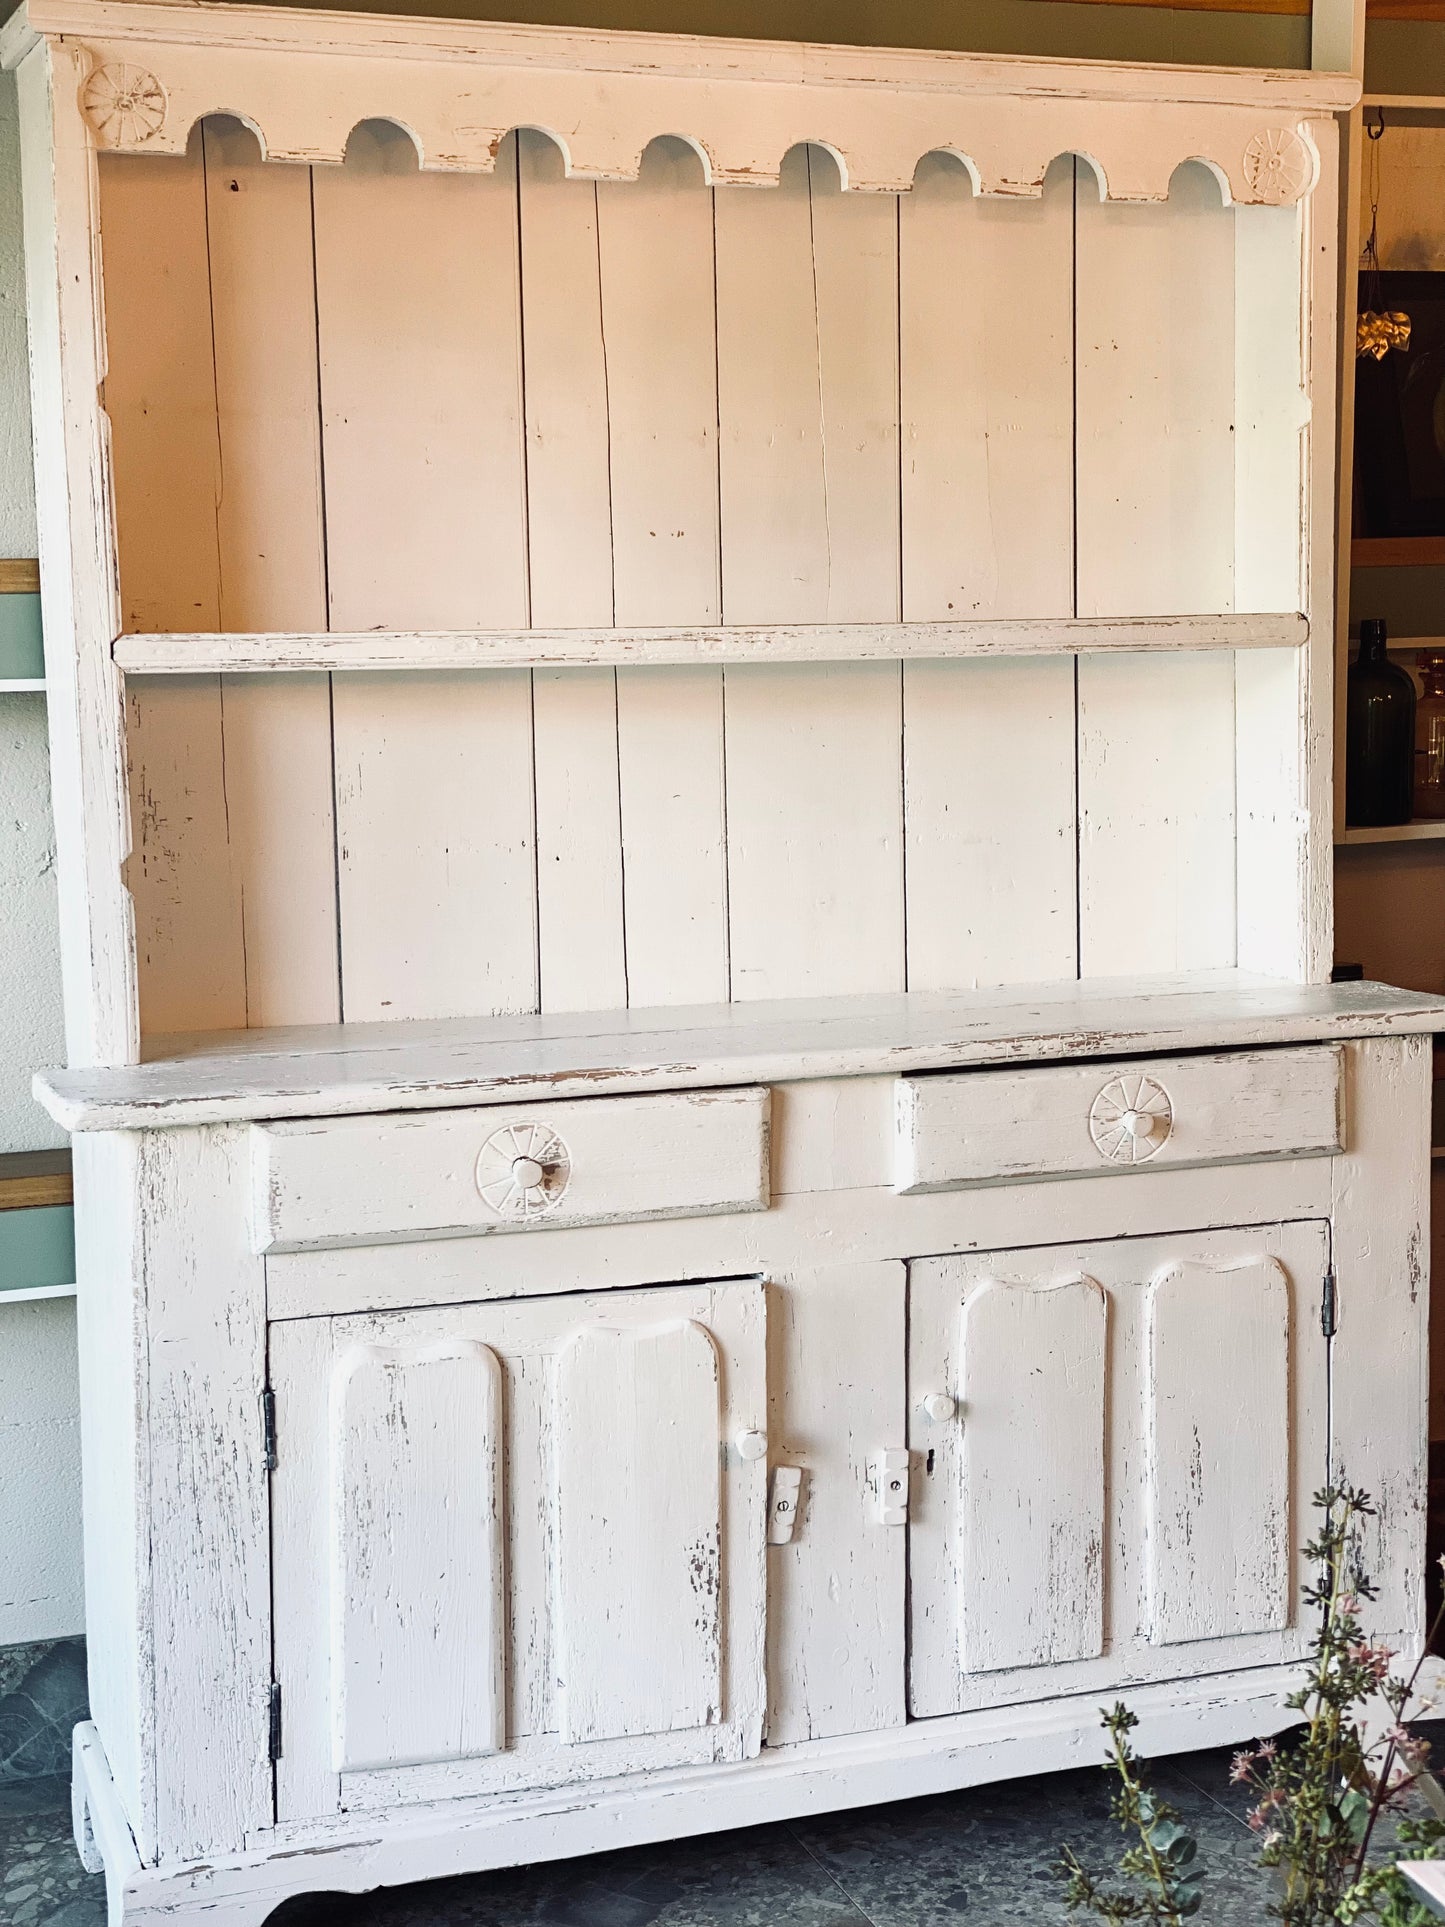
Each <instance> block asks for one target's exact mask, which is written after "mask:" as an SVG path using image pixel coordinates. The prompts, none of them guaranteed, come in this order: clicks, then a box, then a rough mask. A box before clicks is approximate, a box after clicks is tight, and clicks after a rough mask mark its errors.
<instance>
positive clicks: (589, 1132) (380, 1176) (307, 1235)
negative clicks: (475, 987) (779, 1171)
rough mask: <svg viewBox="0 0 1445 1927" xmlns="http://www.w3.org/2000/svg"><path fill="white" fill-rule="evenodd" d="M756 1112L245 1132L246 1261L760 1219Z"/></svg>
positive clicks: (435, 1116)
mask: <svg viewBox="0 0 1445 1927" xmlns="http://www.w3.org/2000/svg"><path fill="white" fill-rule="evenodd" d="M768 1099H769V1092H768V1091H767V1090H766V1089H763V1088H748V1089H744V1090H726V1091H679V1092H668V1093H666V1094H664V1095H661V1096H656V1097H615V1098H607V1097H597V1098H585V1099H583V1100H581V1101H580V1102H578V1103H572V1104H539V1105H520V1104H519V1105H489V1106H487V1107H486V1108H485V1109H474V1110H464V1111H444V1112H440V1113H438V1112H435V1111H432V1112H429V1113H425V1114H420V1115H418V1114H415V1113H398V1114H393V1115H389V1116H386V1117H355V1118H323V1119H316V1120H314V1121H309V1120H308V1121H305V1122H301V1123H284V1124H258V1125H255V1126H253V1127H252V1132H251V1136H252V1160H253V1174H254V1181H255V1199H254V1207H253V1212H254V1243H255V1248H256V1250H257V1251H287V1250H298V1249H300V1248H302V1247H304V1246H307V1245H311V1246H319V1245H344V1244H378V1243H385V1242H387V1241H388V1240H393V1239H399V1238H425V1237H431V1236H446V1235H454V1236H459V1235H463V1234H476V1233H479V1232H488V1231H535V1230H543V1229H546V1228H547V1227H549V1226H561V1225H584V1224H608V1223H619V1222H623V1221H626V1220H636V1219H639V1218H678V1217H703V1216H707V1215H709V1214H713V1213H717V1212H724V1211H761V1210H763V1209H765V1208H766V1206H767V1203H768ZM528 1161H530V1162H528Z"/></svg>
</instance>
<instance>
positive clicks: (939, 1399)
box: [920, 1392, 958, 1425]
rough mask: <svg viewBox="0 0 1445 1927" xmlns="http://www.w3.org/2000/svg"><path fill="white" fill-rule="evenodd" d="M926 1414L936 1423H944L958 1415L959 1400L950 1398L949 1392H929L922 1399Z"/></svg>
mask: <svg viewBox="0 0 1445 1927" xmlns="http://www.w3.org/2000/svg"><path fill="white" fill-rule="evenodd" d="M920 1403H921V1404H922V1406H923V1410H924V1413H925V1415H926V1416H927V1417H928V1418H931V1419H932V1420H933V1422H934V1424H935V1425H942V1424H943V1423H944V1422H945V1421H946V1420H947V1419H951V1418H956V1417H957V1416H958V1400H957V1399H956V1398H950V1397H949V1395H948V1393H947V1392H928V1393H925V1395H924V1397H923V1398H922V1399H921V1400H920Z"/></svg>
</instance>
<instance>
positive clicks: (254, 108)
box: [3, 0, 1445, 1927]
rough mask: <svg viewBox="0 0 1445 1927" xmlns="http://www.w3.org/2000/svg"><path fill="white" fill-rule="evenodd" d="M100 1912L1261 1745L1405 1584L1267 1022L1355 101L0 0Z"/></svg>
mask: <svg viewBox="0 0 1445 1927" xmlns="http://www.w3.org/2000/svg"><path fill="white" fill-rule="evenodd" d="M3 52H4V57H5V58H6V59H7V61H8V62H9V63H10V64H11V65H14V66H17V67H18V70H19V77H20V87H21V91H22V105H23V113H24V139H25V183H24V186H25V200H26V249H27V257H28V262H29V275H30V308H31V341H32V355H33V363H34V383H35V406H36V422H37V432H38V448H39V466H40V498H41V514H42V539H41V549H42V566H43V577H44V594H45V613H46V625H47V636H48V648H49V665H48V673H49V677H50V686H51V689H52V692H53V699H52V717H53V740H54V768H55V786H56V809H57V818H58V826H59V836H60V844H61V860H62V875H61V888H62V910H63V918H64V932H65V969H66V994H67V1007H68V1016H69V1031H70V1034H69V1050H70V1060H71V1061H70V1067H69V1068H68V1069H66V1070H65V1071H57V1072H55V1073H54V1074H53V1075H51V1076H49V1077H47V1078H46V1079H44V1080H42V1087H41V1088H42V1094H43V1096H44V1098H45V1101H46V1102H47V1103H48V1104H49V1106H50V1108H51V1110H52V1112H53V1114H54V1115H55V1116H56V1117H57V1118H58V1119H60V1120H61V1121H62V1122H63V1123H65V1124H66V1125H67V1126H69V1127H71V1128H73V1129H74V1130H75V1131H76V1132H77V1133H78V1134H79V1135H78V1136H77V1139H76V1184H77V1198H78V1203H79V1214H80V1225H79V1231H80V1248H81V1281H80V1282H81V1299H80V1307H81V1321H82V1350H83V1371H84V1390H85V1452H86V1534H87V1593H88V1614H89V1626H90V1663H91V1685H92V1702H93V1724H92V1725H89V1726H86V1727H83V1728H82V1729H81V1730H80V1734H79V1736H78V1741H77V1773H76V1787H77V1809H76V1811H77V1833H78V1838H79V1840H80V1843H81V1849H82V1852H83V1853H84V1854H86V1855H87V1857H91V1856H94V1857H96V1858H97V1859H103V1860H104V1864H105V1870H106V1875H107V1879H108V1882H109V1887H110V1895H111V1910H112V1920H113V1922H115V1923H117V1927H120V1924H122V1923H123V1924H124V1927H141V1924H142V1923H151V1924H158V1923H160V1922H163V1921H165V1922H178V1921H184V1920H190V1919H192V1918H194V1919H196V1920H198V1921H199V1920H204V1921H205V1922H207V1923H211V1924H212V1927H257V1923H259V1922H261V1921H262V1920H264V1918H265V1917H266V1915H267V1914H268V1912H269V1911H270V1910H271V1909H272V1908H274V1907H275V1906H276V1905H277V1904H278V1903H279V1901H280V1900H282V1899H283V1898H284V1897H285V1896H287V1895H288V1894H291V1893H294V1892H299V1891H305V1890H308V1889H337V1890H355V1889H359V1888H363V1887H365V1886H368V1885H371V1884H375V1883H377V1882H391V1881H404V1880H409V1879H414V1878H418V1877H422V1876H427V1875H434V1874H439V1873H444V1872H452V1871H461V1870H466V1869H482V1868H488V1867H496V1866H499V1865H504V1864H508V1863H513V1862H518V1861H525V1860H529V1859H534V1858H540V1857H547V1856H555V1855H561V1854H571V1853H580V1852H585V1851H588V1850H590V1849H594V1848H599V1847H606V1846H613V1845H620V1844H624V1843H627V1842H635V1841H643V1840H649V1839H656V1838H658V1837H662V1836H666V1835H670V1834H675V1833H683V1832H688V1831H695V1830H701V1829H706V1828H712V1827H718V1826H731V1825H738V1824H741V1823H744V1822H748V1821H753V1820H759V1819H764V1818H767V1817H772V1816H778V1815H784V1814H789V1813H798V1812H803V1811H807V1810H810V1809H817V1808H821V1807H830V1806H831V1807H836V1806H840V1805H844V1804H847V1803H851V1802H860V1801H870V1800H882V1799H889V1798H892V1797H895V1796H900V1795H905V1794H911V1793H918V1792H922V1791H927V1790H929V1789H935V1788H943V1787H951V1786H958V1785H961V1784H964V1783H967V1782H969V1781H976V1780H981V1779H986V1778H989V1777H990V1776H1000V1775H1006V1774H1015V1773H1020V1772H1025V1771H1030V1770H1033V1769H1036V1768H1041V1767H1044V1766H1049V1765H1056V1764H1059V1763H1062V1762H1067V1761H1078V1760H1086V1759H1090V1758H1092V1757H1094V1755H1095V1752H1096V1748H1097V1746H1098V1733H1097V1708H1098V1706H1099V1704H1100V1703H1101V1701H1107V1700H1111V1699H1113V1698H1114V1697H1115V1696H1116V1695H1118V1694H1121V1693H1127V1696H1128V1698H1129V1699H1130V1701H1131V1702H1132V1704H1133V1705H1134V1706H1135V1707H1136V1709H1137V1710H1138V1712H1139V1713H1140V1715H1141V1716H1142V1719H1143V1729H1142V1732H1143V1738H1144V1740H1145V1742H1146V1744H1147V1745H1149V1746H1151V1747H1158V1746H1165V1745H1167V1746H1185V1745H1190V1744H1203V1743H1208V1742H1215V1741H1223V1740H1227V1739H1233V1738H1238V1737H1241V1736H1246V1735H1250V1734H1253V1733H1255V1732H1257V1731H1259V1730H1262V1729H1265V1728H1268V1727H1271V1726H1274V1725H1278V1724H1279V1723H1281V1721H1282V1720H1283V1718H1284V1715H1283V1714H1282V1712H1281V1710H1280V1696H1281V1694H1282V1692H1283V1691H1284V1690H1285V1688H1286V1685H1287V1683H1288V1682H1289V1681H1290V1679H1291V1677H1292V1668H1293V1667H1294V1665H1295V1663H1296V1662H1297V1660H1298V1657H1299V1655H1300V1652H1301V1649H1302V1646H1303V1643H1304V1641H1305V1638H1306V1636H1307V1628H1306V1627H1305V1626H1304V1625H1303V1624H1302V1621H1301V1615H1300V1607H1299V1604H1298V1585H1299V1580H1300V1577H1301V1574H1300V1570H1299V1560H1298V1554H1297V1548H1298V1546H1299V1544H1300V1542H1301V1540H1302V1538H1303V1537H1304V1536H1305V1535H1306V1533H1307V1531H1308V1527H1309V1519H1308V1509H1309V1498H1310V1494H1311V1493H1312V1491H1313V1490H1314V1489H1315V1488H1317V1487H1318V1486H1320V1485H1322V1484H1323V1483H1324V1481H1325V1479H1326V1477H1327V1476H1328V1474H1329V1471H1330V1468H1331V1467H1333V1468H1334V1469H1335V1470H1336V1471H1337V1472H1343V1473H1345V1474H1346V1475H1347V1476H1349V1477H1350V1478H1351V1479H1353V1480H1354V1481H1356V1482H1357V1483H1359V1484H1361V1485H1364V1486H1367V1487H1368V1488H1369V1489H1370V1490H1371V1491H1372V1492H1373V1493H1374V1494H1375V1495H1376V1496H1377V1498H1378V1499H1379V1502H1380V1507H1381V1511H1380V1519H1379V1530H1378V1534H1377V1542H1376V1543H1375V1544H1373V1545H1372V1546H1371V1548H1370V1563H1371V1564H1372V1566H1373V1568H1374V1571H1375V1574H1376V1576H1377V1578H1378V1579H1379V1581H1380V1587H1381V1590H1380V1597H1379V1600H1378V1603H1377V1605H1376V1607H1375V1609H1374V1610H1375V1616H1376V1623H1377V1625H1378V1627H1379V1630H1380V1631H1381V1632H1382V1634H1384V1635H1385V1636H1387V1637H1390V1638H1393V1639H1395V1640H1398V1641H1399V1642H1401V1643H1402V1644H1406V1645H1408V1644H1410V1643H1411V1642H1413V1641H1414V1640H1416V1639H1417V1637H1418V1635H1419V1632H1420V1621H1421V1611H1422V1603H1421V1594H1422V1562H1423V1543H1422V1541H1423V1491H1422V1486H1423V1477H1422V1457H1423V1437H1424V1373H1425V1365H1424V1359H1425V1348H1424V1339H1425V1325H1426V1316H1427V1305H1426V1296H1427V1294H1426V1289H1425V1281H1424V1256H1423V1253H1424V1243H1423V1237H1424V1213H1425V1199H1426V1177H1427V1169H1428V1164H1427V1159H1428V1131H1427V1093H1428V1079H1429V1038H1428V1033H1429V1032H1430V1031H1431V1030H1432V1029H1433V1028H1438V1027H1445V1008H1441V1007H1440V1006H1438V1005H1435V1004H1433V1003H1431V1002H1429V1001H1428V1000H1426V999H1424V998H1414V997H1410V996H1408V995H1405V994H1401V993H1396V992H1393V991H1389V990H1385V989H1383V988H1381V987H1379V986H1374V985H1364V986H1360V985H1354V986H1343V987H1331V985H1330V984H1329V982H1328V978H1329V969H1330V961H1331V957H1330V952H1331V906H1330V800H1331V780H1330V766H1331V746H1330V737H1331V729H1330V720H1329V718H1330V691H1329V681H1330V667H1329V665H1330V659H1331V649H1332V633H1331V630H1332V625H1331V617H1330V608H1331V573H1332V572H1331V516H1330V513H1329V503H1330V501H1331V494H1332V475H1333V464H1334V439H1333V433H1334V431H1333V424H1334V409H1333V394H1332V389H1333V380H1334V346H1335V282H1336V272H1337V248H1336V192H1335V180H1336V154H1337V150H1336V124H1335V119H1334V116H1335V115H1336V113H1337V112H1338V111H1340V110H1342V109H1343V108H1345V107H1346V106H1347V105H1348V103H1349V101H1350V100H1351V99H1352V98H1353V94H1354V87H1353V83H1351V82H1348V81H1346V80H1342V79H1337V78H1331V77H1327V76H1326V77H1319V76H1315V77H1311V76H1308V75H1301V74H1284V73H1233V72H1225V71H1205V70H1186V69H1166V68H1145V67H1137V68H1130V67H1112V66H1106V65H1095V64H1087V63H1077V64H1067V63H1063V64H1061V63H1046V62H1038V61H1028V60H1004V59H984V58H973V57H966V56H956V55H933V54H916V53H901V52H889V51H880V52H873V51H857V50H843V49H837V48H824V47H801V46H788V45H763V44H743V43H731V42H725V41H720V40H718V41H701V40H684V39H670V38H665V37H652V36H645V35H631V34H596V33H582V32H571V31H560V30H552V29H532V28H524V27H498V26H476V25H469V24H462V23H456V22H439V21H425V20H410V21H402V20H393V19H385V18H378V17H371V18H351V17H347V16H345V15H342V14H332V13H322V12H305V13H301V12H288V11H285V10H280V9H261V8H258V9H250V8H246V7H241V6H229V5H210V6H199V5H194V4H155V3H154V0H136V4H124V3H121V0H32V4H31V5H30V6H29V9H28V12H27V13H26V14H25V15H23V16H22V17H21V18H20V19H19V20H17V21H16V22H15V23H13V24H12V25H11V26H10V27H9V28H7V29H6V31H5V35H4V40H3Z"/></svg>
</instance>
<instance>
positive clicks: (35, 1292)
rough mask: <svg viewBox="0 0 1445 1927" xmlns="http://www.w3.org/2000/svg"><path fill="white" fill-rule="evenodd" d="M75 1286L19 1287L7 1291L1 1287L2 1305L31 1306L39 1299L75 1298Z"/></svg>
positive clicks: (0, 1300)
mask: <svg viewBox="0 0 1445 1927" xmlns="http://www.w3.org/2000/svg"><path fill="white" fill-rule="evenodd" d="M74 1296H75V1286H74V1285H18V1286H17V1287H16V1288H15V1290H14V1291H7V1290H6V1289H5V1288H4V1286H3V1285H0V1305H31V1304H34V1303H35V1301H36V1300H37V1299H38V1298H73V1297H74Z"/></svg>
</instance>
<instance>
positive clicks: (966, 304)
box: [898, 154, 1074, 624]
mask: <svg viewBox="0 0 1445 1927" xmlns="http://www.w3.org/2000/svg"><path fill="white" fill-rule="evenodd" d="M1073 170H1074V164H1073V162H1071V161H1069V160H1065V161H1063V162H1062V163H1060V164H1058V165H1057V166H1056V167H1055V169H1054V171H1053V174H1052V175H1051V177H1050V179H1049V181H1048V183H1047V184H1046V189H1045V193H1044V195H1043V197H1042V198H1041V200H1040V202H1039V203H1038V205H1037V206H1036V207H1030V208H1029V209H1028V210H1027V212H1023V211H1022V210H1020V209H1018V208H1017V207H1016V206H1014V205H1013V204H1008V205H1005V204H1003V203H999V202H991V201H987V200H984V199H983V198H981V197H980V196H978V195H976V194H975V192H974V189H973V184H972V182H971V181H970V179H969V177H968V174H967V172H966V171H965V169H964V167H963V166H962V164H961V163H960V162H959V161H957V160H956V159H954V158H953V157H952V156H949V155H943V154H930V155H929V156H927V158H926V159H925V160H923V161H921V162H920V163H919V167H918V172H917V175H916V176H915V179H914V184H913V191H912V193H911V194H905V195H901V196H900V197H899V203H898V220H899V296H900V306H899V326H900V346H901V388H900V405H901V410H902V428H903V474H902V493H903V524H904V529H905V531H906V537H905V541H904V545H903V615H904V617H905V619H906V620H907V621H908V622H910V623H912V622H925V621H932V622H936V623H939V624H943V623H945V622H950V621H955V622H956V621H959V620H960V619H966V618H968V617H988V618H991V619H994V620H997V619H999V618H1013V619H1014V620H1015V622H1017V621H1018V619H1019V618H1022V617H1028V616H1053V617H1056V618H1057V617H1068V616H1071V615H1072V614H1073V609H1074V473H1073V468H1074V451H1073V438H1072V435H1071V433H1070V432H1069V431H1070V425H1071V423H1072V421H1073V414H1074V397H1073V387H1072V384H1073V329H1074V263H1073V253H1074V242H1073ZM961 287H968V288H970V289H973V290H978V291H979V292H980V295H981V291H982V290H985V289H986V290H987V295H986V297H983V298H979V297H978V296H976V297H975V298H972V299H966V300H960V299H959V289H960V288H961ZM1001 314H1007V316H1008V322H1007V325H1005V326H1000V325H999V316H1000V315H1001Z"/></svg>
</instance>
